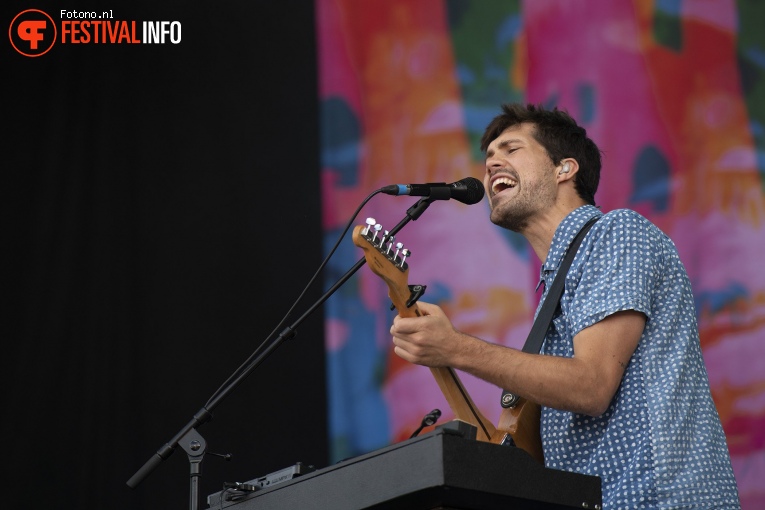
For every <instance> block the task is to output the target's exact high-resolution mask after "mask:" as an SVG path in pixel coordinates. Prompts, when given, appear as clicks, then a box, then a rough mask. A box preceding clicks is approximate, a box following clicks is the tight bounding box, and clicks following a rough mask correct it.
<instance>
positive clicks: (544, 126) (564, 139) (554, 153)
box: [481, 103, 600, 205]
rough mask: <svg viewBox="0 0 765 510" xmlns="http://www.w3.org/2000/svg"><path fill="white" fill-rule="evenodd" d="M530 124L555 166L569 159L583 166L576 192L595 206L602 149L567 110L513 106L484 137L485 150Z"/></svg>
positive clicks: (530, 105)
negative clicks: (510, 131) (504, 134)
mask: <svg viewBox="0 0 765 510" xmlns="http://www.w3.org/2000/svg"><path fill="white" fill-rule="evenodd" d="M524 122H528V123H529V124H533V125H534V131H533V136H534V139H535V140H536V141H537V142H539V143H540V144H541V145H542V147H544V148H545V150H546V151H547V154H548V156H550V159H551V160H552V162H553V164H554V165H556V166H557V165H559V164H560V162H561V161H562V160H564V159H566V158H574V159H575V160H576V161H577V162H578V163H579V171H578V172H577V174H576V176H575V178H574V189H575V190H576V192H577V193H578V194H579V196H580V197H581V198H582V200H584V201H585V202H587V203H588V204H592V205H595V192H596V191H598V183H599V182H600V149H598V146H597V145H595V142H593V141H592V140H590V139H589V138H587V131H586V130H585V129H584V128H583V127H581V126H579V125H578V124H577V123H576V121H575V120H574V119H573V118H572V117H571V116H570V115H569V114H568V113H567V112H566V111H564V110H558V108H553V109H552V110H547V109H545V108H544V107H543V106H541V105H533V104H526V105H523V104H519V103H509V104H503V105H502V113H501V114H499V115H497V116H496V117H494V119H493V120H492V121H491V122H490V123H489V125H488V126H486V130H485V131H484V133H483V136H482V137H481V151H483V152H484V153H485V152H486V150H487V149H488V148H489V144H490V143H491V142H493V141H494V140H496V139H497V137H498V136H499V135H501V134H502V132H503V131H505V130H506V129H508V128H511V127H513V126H516V125H519V124H522V123H524Z"/></svg>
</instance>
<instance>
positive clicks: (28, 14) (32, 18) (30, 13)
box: [8, 9, 56, 57]
mask: <svg viewBox="0 0 765 510" xmlns="http://www.w3.org/2000/svg"><path fill="white" fill-rule="evenodd" d="M8 36H9V37H10V39H11V44H12V45H13V48H14V49H15V50H16V51H18V52H19V53H21V54H22V55H24V56H25V57H39V56H40V55H45V54H46V53H48V51H49V50H50V49H51V48H52V47H53V45H54V44H55V43H56V24H55V23H54V22H53V18H51V17H50V16H48V14H46V13H44V12H43V11H40V10H37V9H27V10H26V11H22V12H20V13H19V14H17V15H16V17H15V18H13V21H11V27H10V28H9V29H8Z"/></svg>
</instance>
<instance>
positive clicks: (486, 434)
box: [430, 367, 496, 442]
mask: <svg viewBox="0 0 765 510" xmlns="http://www.w3.org/2000/svg"><path fill="white" fill-rule="evenodd" d="M430 371H431V373H432V374H433V378H434V379H435V380H436V383H438V387H439V388H440V389H441V393H443V395H444V397H446V401H447V402H448V403H449V407H450V408H451V410H452V412H453V413H454V417H455V418H456V419H458V420H462V421H464V422H467V423H470V424H471V425H474V426H475V427H476V428H477V429H478V430H477V434H476V439H478V440H479V441H487V442H491V441H492V438H493V437H494V434H495V431H496V429H495V427H494V425H493V424H492V423H491V422H490V421H489V420H488V419H487V418H486V417H485V416H484V415H483V414H482V413H481V411H480V410H478V407H477V406H476V405H475V403H474V402H473V399H472V398H470V395H469V394H468V392H467V390H466V389H465V386H464V385H463V384H462V381H461V380H460V378H459V376H458V375H457V373H456V372H455V371H454V369H453V368H449V367H439V368H431V369H430Z"/></svg>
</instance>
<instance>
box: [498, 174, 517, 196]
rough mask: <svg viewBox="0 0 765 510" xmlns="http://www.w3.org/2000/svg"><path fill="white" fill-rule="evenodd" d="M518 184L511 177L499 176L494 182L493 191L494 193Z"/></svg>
mask: <svg viewBox="0 0 765 510" xmlns="http://www.w3.org/2000/svg"><path fill="white" fill-rule="evenodd" d="M516 184H518V183H517V182H516V181H514V180H513V179H511V178H510V177H499V178H497V180H495V181H494V182H493V183H492V185H491V191H493V192H494V193H499V192H500V191H502V190H505V189H507V188H514V187H515V185H516Z"/></svg>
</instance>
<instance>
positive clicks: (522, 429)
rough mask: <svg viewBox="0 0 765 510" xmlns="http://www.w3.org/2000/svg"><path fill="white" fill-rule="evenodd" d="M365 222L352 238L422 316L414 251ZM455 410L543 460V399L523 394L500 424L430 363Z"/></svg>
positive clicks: (405, 311) (499, 440)
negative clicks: (413, 275) (412, 281)
mask: <svg viewBox="0 0 765 510" xmlns="http://www.w3.org/2000/svg"><path fill="white" fill-rule="evenodd" d="M366 223H367V224H366V226H364V225H358V226H356V227H355V228H354V230H353V244H355V245H356V246H358V247H359V248H361V249H362V250H363V251H364V258H365V259H366V263H367V265H368V266H369V267H370V269H371V270H372V272H373V273H375V274H376V275H377V276H379V277H380V278H382V279H383V281H385V283H386V285H387V286H388V297H390V299H391V301H392V302H393V305H394V306H395V307H396V310H397V311H398V314H399V315H400V316H401V317H419V316H421V315H422V312H421V311H420V309H419V308H418V307H417V299H418V298H419V297H420V296H421V295H422V293H423V292H424V288H423V287H422V286H420V285H412V286H410V285H409V283H408V276H409V265H408V264H407V262H406V259H407V258H408V257H409V255H410V254H411V252H410V251H409V250H407V249H405V248H404V246H403V244H402V243H400V242H399V243H394V241H395V240H394V238H393V236H390V235H388V232H386V231H383V230H382V226H381V225H380V224H379V223H377V222H376V221H375V220H374V219H373V218H368V219H367V221H366ZM430 371H431V373H432V374H433V377H434V378H435V380H436V382H437V383H438V387H439V388H440V389H441V393H443V395H444V397H446V401H447V403H448V404H449V407H450V408H451V410H452V412H453V413H454V416H455V418H456V419H458V420H462V421H465V422H467V423H470V424H471V425H473V426H475V427H476V429H477V434H476V439H478V440H479V441H486V442H491V443H496V444H507V443H510V444H515V446H517V447H519V448H521V449H522V450H524V451H526V452H527V453H528V454H529V455H531V456H532V457H533V458H534V459H536V460H537V461H539V462H540V463H542V464H544V456H543V454H542V441H541V438H540V435H539V419H540V408H539V405H538V404H536V403H533V402H529V401H527V400H525V399H523V398H520V399H519V400H518V401H517V403H516V404H515V405H514V406H513V407H512V408H506V409H503V412H502V415H501V416H500V420H499V425H498V427H495V426H494V425H493V424H492V423H491V421H489V419H487V418H486V417H485V416H484V415H483V414H482V413H481V411H480V410H479V409H478V407H476V405H475V403H474V402H473V400H472V399H471V398H470V395H469V394H468V392H467V389H466V388H465V386H464V385H463V384H462V381H460V378H459V376H458V375H457V373H456V372H455V371H454V369H452V368H450V367H437V368H434V367H431V368H430Z"/></svg>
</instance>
